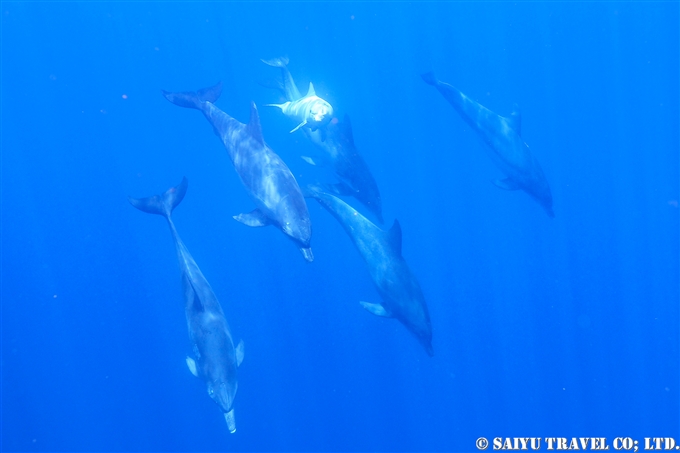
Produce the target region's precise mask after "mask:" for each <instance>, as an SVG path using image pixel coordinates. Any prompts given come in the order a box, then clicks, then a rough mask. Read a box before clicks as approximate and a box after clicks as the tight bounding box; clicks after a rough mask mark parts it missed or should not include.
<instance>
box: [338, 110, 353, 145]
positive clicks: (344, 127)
mask: <svg viewBox="0 0 680 453" xmlns="http://www.w3.org/2000/svg"><path fill="white" fill-rule="evenodd" d="M339 126H340V130H341V131H342V134H343V135H344V136H345V138H346V139H347V141H348V142H350V143H351V144H352V145H353V144H354V135H353V134H352V122H351V121H350V120H349V115H348V114H346V113H345V116H344V117H343V118H342V123H340V125H339Z"/></svg>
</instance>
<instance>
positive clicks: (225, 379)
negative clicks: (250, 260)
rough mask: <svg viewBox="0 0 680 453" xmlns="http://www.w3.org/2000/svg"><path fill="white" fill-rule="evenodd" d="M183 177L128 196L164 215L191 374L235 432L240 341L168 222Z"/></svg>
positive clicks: (136, 204) (144, 208) (183, 186)
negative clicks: (156, 191)
mask: <svg viewBox="0 0 680 453" xmlns="http://www.w3.org/2000/svg"><path fill="white" fill-rule="evenodd" d="M187 185H188V183H187V179H186V178H184V179H182V182H181V183H180V184H179V185H178V186H176V187H172V188H170V189H169V190H167V191H166V192H165V193H164V194H162V195H155V196H153V197H150V198H142V199H136V198H128V199H129V200H130V203H131V204H132V205H133V206H134V207H136V208H137V209H139V210H141V211H144V212H148V213H149V214H159V215H162V216H163V217H165V219H166V220H167V221H168V225H169V226H170V232H171V233H172V237H173V239H174V241H175V248H176V249H177V259H178V260H179V267H180V271H181V276H182V287H183V290H184V313H185V315H186V318H187V327H188V328H189V338H190V339H191V344H192V347H193V353H194V357H193V358H192V357H190V356H187V359H186V361H187V365H188V367H189V370H190V371H191V373H192V374H193V375H194V376H196V377H198V378H201V379H202V380H203V381H204V382H205V384H206V386H207V389H208V395H210V397H211V398H212V399H213V400H214V401H215V403H217V405H218V406H219V407H220V409H221V410H222V413H223V414H224V419H225V420H226V422H227V427H228V428H229V431H230V432H232V433H233V432H236V421H235V418H234V397H235V396H236V390H237V389H238V380H237V368H238V366H239V365H241V362H242V361H243V340H241V341H240V342H239V344H238V346H236V347H234V341H233V340H232V337H231V333H230V332H229V325H228V324H227V319H226V318H225V316H224V312H223V311H222V307H221V306H220V303H219V301H218V300H217V297H215V293H213V290H212V288H211V287H210V284H209V283H208V281H207V280H206V279H205V277H204V276H203V273H201V270H200V269H199V268H198V265H197V264H196V262H195V261H194V259H193V258H192V257H191V254H190V253H189V250H187V248H186V246H185V245H184V242H182V240H181V239H180V237H179V234H177V230H176V229H175V224H174V223H173V222H172V217H171V215H172V211H173V209H174V208H176V207H177V205H179V204H180V202H181V201H182V199H183V198H184V195H185V194H186V191H187Z"/></svg>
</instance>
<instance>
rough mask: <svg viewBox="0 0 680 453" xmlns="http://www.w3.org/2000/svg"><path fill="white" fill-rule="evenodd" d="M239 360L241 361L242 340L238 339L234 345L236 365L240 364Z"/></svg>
mask: <svg viewBox="0 0 680 453" xmlns="http://www.w3.org/2000/svg"><path fill="white" fill-rule="evenodd" d="M241 362H243V340H241V341H239V342H238V346H236V366H241Z"/></svg>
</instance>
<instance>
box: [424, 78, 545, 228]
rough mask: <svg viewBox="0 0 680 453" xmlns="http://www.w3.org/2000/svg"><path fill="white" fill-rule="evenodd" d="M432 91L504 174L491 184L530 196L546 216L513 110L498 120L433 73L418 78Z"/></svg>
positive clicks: (540, 178) (537, 170) (536, 168)
mask: <svg viewBox="0 0 680 453" xmlns="http://www.w3.org/2000/svg"><path fill="white" fill-rule="evenodd" d="M421 77H422V78H423V80H424V81H425V82H426V83H427V84H429V85H432V86H433V87H435V88H436V89H437V90H438V91H439V92H440V93H441V94H442V96H444V98H445V99H446V100H447V101H449V104H451V105H452V106H453V108H454V109H455V110H456V111H457V112H458V113H459V114H460V115H461V116H462V117H463V119H464V120H465V122H466V123H467V124H469V125H470V126H471V127H472V128H473V129H474V130H475V131H477V133H478V134H479V135H480V136H481V137H482V140H484V142H485V143H486V144H487V145H488V146H489V148H490V151H491V152H490V154H489V155H490V156H491V160H493V162H494V164H496V166H498V168H500V170H501V171H502V172H503V173H504V174H505V176H506V178H505V179H497V180H495V181H494V184H495V185H496V186H497V187H499V188H501V189H505V190H518V189H521V190H523V191H525V192H526V193H528V194H529V195H531V197H532V198H534V199H535V200H536V201H537V202H538V203H539V204H540V205H541V206H543V209H545V211H546V212H547V213H548V215H549V216H550V217H555V214H554V213H553V209H552V203H553V201H552V194H551V193H550V186H549V185H548V180H547V179H546V178H545V175H544V174H543V170H542V169H541V166H540V165H539V164H538V161H537V160H536V158H535V157H534V156H533V154H531V151H529V146H528V145H527V144H526V143H525V142H524V140H522V137H521V135H522V120H521V116H520V113H519V110H518V109H517V107H515V110H514V111H513V113H512V114H511V115H510V116H509V117H502V116H500V115H498V114H496V113H494V112H492V111H491V110H489V109H487V108H486V107H484V106H483V105H481V104H479V103H477V102H475V101H473V100H472V99H470V98H469V97H467V96H465V95H464V94H463V93H461V92H460V91H459V90H458V89H457V88H455V87H453V86H451V85H449V84H448V83H444V82H441V81H439V80H437V78H436V77H435V75H434V73H433V72H428V73H426V74H423V75H422V76H421Z"/></svg>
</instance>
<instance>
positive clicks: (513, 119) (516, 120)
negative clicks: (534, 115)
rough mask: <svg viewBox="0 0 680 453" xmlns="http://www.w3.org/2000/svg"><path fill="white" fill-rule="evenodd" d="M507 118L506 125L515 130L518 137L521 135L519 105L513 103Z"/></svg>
mask: <svg viewBox="0 0 680 453" xmlns="http://www.w3.org/2000/svg"><path fill="white" fill-rule="evenodd" d="M506 120H508V125H509V126H510V127H511V128H512V130H514V131H515V132H517V135H519V136H520V137H521V136H522V113H521V112H520V111H519V107H518V106H517V104H515V105H514V106H513V107H512V113H511V114H510V116H509V117H507V118H506Z"/></svg>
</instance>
